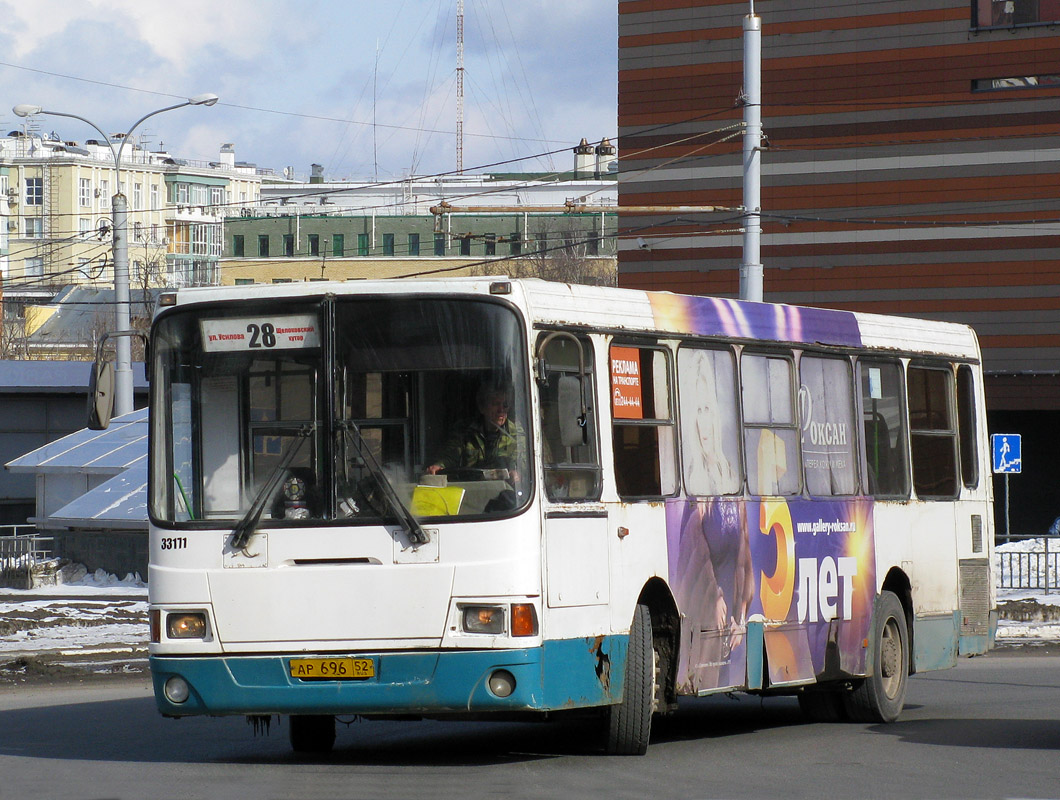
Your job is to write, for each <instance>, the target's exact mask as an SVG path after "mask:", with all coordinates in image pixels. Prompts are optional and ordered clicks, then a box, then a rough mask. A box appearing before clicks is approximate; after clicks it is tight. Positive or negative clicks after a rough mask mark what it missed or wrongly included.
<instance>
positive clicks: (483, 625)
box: [461, 606, 504, 635]
mask: <svg viewBox="0 0 1060 800" xmlns="http://www.w3.org/2000/svg"><path fill="white" fill-rule="evenodd" d="M461 612H462V613H461V619H462V624H463V628H464V633H492V634H497V635H500V634H502V633H504V606H463V607H462V608H461Z"/></svg>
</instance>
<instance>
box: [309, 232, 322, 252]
mask: <svg viewBox="0 0 1060 800" xmlns="http://www.w3.org/2000/svg"><path fill="white" fill-rule="evenodd" d="M309 255H311V256H319V255H320V234H317V233H311V234H309Z"/></svg>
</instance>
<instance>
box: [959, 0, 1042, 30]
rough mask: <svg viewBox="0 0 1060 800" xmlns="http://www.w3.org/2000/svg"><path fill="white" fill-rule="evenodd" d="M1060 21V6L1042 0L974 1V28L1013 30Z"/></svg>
mask: <svg viewBox="0 0 1060 800" xmlns="http://www.w3.org/2000/svg"><path fill="white" fill-rule="evenodd" d="M1058 21H1060V6H1058V5H1057V4H1056V3H1052V2H1041V0H972V26H973V27H976V28H1012V27H1015V26H1016V25H1047V24H1050V23H1053V22H1058Z"/></svg>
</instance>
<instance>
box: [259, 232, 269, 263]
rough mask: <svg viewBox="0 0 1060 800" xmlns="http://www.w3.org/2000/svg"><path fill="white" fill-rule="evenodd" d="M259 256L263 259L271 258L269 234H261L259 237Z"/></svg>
mask: <svg viewBox="0 0 1060 800" xmlns="http://www.w3.org/2000/svg"><path fill="white" fill-rule="evenodd" d="M258 255H259V256H260V257H261V258H268V257H269V237H268V234H261V235H260V236H258Z"/></svg>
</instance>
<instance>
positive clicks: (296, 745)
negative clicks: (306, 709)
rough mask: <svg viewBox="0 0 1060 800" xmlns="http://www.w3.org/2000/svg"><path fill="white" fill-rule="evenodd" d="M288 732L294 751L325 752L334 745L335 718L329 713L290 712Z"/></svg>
mask: <svg viewBox="0 0 1060 800" xmlns="http://www.w3.org/2000/svg"><path fill="white" fill-rule="evenodd" d="M288 733H289V735H290V738H291V749H292V750H294V751H295V752H296V753H327V752H330V751H331V748H332V747H334V745H335V718H334V717H333V716H331V715H330V714H292V715H291V719H290V720H289V725H288Z"/></svg>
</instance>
